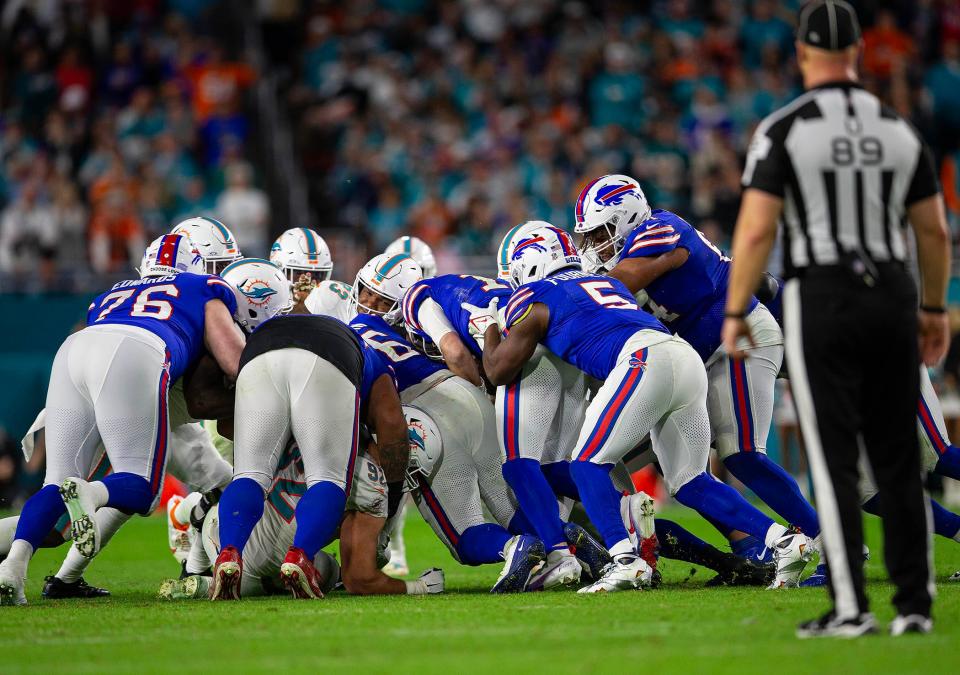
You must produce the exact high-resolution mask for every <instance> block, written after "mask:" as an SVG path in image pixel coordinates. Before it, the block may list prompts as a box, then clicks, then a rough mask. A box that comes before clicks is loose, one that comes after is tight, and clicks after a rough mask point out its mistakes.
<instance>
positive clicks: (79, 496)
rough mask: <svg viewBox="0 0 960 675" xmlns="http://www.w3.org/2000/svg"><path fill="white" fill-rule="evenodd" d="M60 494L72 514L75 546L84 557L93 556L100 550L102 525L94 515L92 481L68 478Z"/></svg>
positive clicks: (62, 484)
mask: <svg viewBox="0 0 960 675" xmlns="http://www.w3.org/2000/svg"><path fill="white" fill-rule="evenodd" d="M60 496H61V497H62V498H63V503H64V504H65V505H66V507H67V513H68V514H70V530H71V533H72V535H73V545H74V547H76V549H77V552H78V553H79V554H80V555H82V556H83V557H84V558H92V557H93V556H95V555H97V553H98V552H99V551H100V526H99V525H98V524H97V519H96V518H94V517H93V516H94V514H95V513H96V512H97V507H96V506H95V505H94V503H93V497H92V495H91V494H90V483H88V482H87V481H85V480H82V479H80V478H68V479H66V480H65V481H63V483H61V484H60Z"/></svg>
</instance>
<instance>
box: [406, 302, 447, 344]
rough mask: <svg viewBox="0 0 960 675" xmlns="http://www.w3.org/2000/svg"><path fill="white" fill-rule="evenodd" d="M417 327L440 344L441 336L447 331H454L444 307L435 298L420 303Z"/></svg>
mask: <svg viewBox="0 0 960 675" xmlns="http://www.w3.org/2000/svg"><path fill="white" fill-rule="evenodd" d="M415 327H416V328H417V329H418V330H417V332H419V333H420V334H421V335H423V336H424V337H428V338H430V339H431V340H432V341H433V343H434V344H436V345H438V344H440V338H442V337H443V336H444V335H446V334H447V333H453V332H454V328H453V325H452V324H451V323H450V320H449V319H447V315H446V314H444V313H443V308H442V307H441V306H440V304H439V303H438V302H437V301H436V300H434V299H433V298H427V299H426V300H424V301H423V302H421V303H420V307H419V308H418V309H417V310H416V324H415Z"/></svg>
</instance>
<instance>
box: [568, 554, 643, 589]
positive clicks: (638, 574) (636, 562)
mask: <svg viewBox="0 0 960 675" xmlns="http://www.w3.org/2000/svg"><path fill="white" fill-rule="evenodd" d="M652 579H653V569H652V568H651V567H650V565H648V564H647V563H646V562H644V560H643V558H641V557H640V556H622V557H621V560H620V561H619V562H618V561H614V562H612V563H610V564H609V565H607V566H606V567H605V568H604V570H603V576H602V577H600V579H598V580H597V581H595V582H593V583H592V584H590V585H589V586H584V587H583V588H581V589H580V590H579V591H577V593H614V592H616V591H629V590H634V589H640V588H647V587H649V586H650V584H651V581H652Z"/></svg>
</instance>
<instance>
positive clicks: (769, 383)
mask: <svg viewBox="0 0 960 675" xmlns="http://www.w3.org/2000/svg"><path fill="white" fill-rule="evenodd" d="M575 217H576V225H575V231H576V232H577V233H579V234H580V235H582V238H583V244H582V246H583V255H584V261H585V267H586V269H587V270H588V271H590V272H591V273H606V274H608V275H609V276H610V277H612V278H615V279H618V280H619V281H621V282H622V283H623V284H624V285H625V286H626V287H627V288H628V289H629V290H630V292H631V293H634V294H638V293H640V292H641V291H643V292H644V293H645V297H646V302H645V305H646V309H647V310H648V311H649V312H650V313H652V314H653V315H654V316H656V317H657V318H658V319H660V320H661V321H662V322H663V323H664V325H666V327H667V328H669V329H670V331H671V332H673V333H675V334H676V335H679V336H680V337H682V338H684V339H685V340H686V341H687V342H689V343H690V344H691V345H692V346H693V348H694V349H696V350H697V353H698V354H699V355H700V358H701V359H703V362H704V364H705V365H706V368H707V379H708V385H709V386H708V394H707V409H708V412H709V416H710V427H711V432H712V438H713V443H714V446H715V447H716V449H717V453H718V455H719V456H720V459H721V460H723V463H724V465H725V466H726V467H727V469H728V470H729V471H730V473H731V474H733V475H734V476H736V477H737V478H738V479H739V480H740V481H741V482H743V483H744V484H745V485H746V486H747V487H749V488H750V489H751V490H753V492H754V493H755V494H756V495H757V496H758V497H760V499H762V500H763V501H764V502H766V503H767V504H768V505H769V506H770V507H771V508H773V510H774V511H776V512H777V513H778V514H779V515H780V516H782V517H783V518H785V519H787V521H789V522H791V523H793V524H794V525H796V526H798V527H799V528H800V529H801V530H802V531H803V532H804V533H805V534H807V535H809V536H811V537H816V536H817V535H818V534H819V532H820V525H819V522H818V520H817V514H816V512H815V511H814V510H813V507H812V506H810V504H809V503H808V502H807V500H806V499H805V498H804V497H803V495H802V493H801V492H800V488H799V487H798V486H797V483H796V480H794V478H793V477H792V476H791V475H790V474H789V473H787V472H786V471H785V470H784V469H783V468H782V467H780V466H779V465H778V464H776V463H775V462H773V461H772V460H771V459H770V458H769V457H767V454H766V444H767V433H768V432H769V429H770V423H771V419H772V415H773V392H774V385H775V381H776V378H777V374H778V372H779V371H780V366H781V363H782V361H783V333H782V332H781V330H780V327H779V326H778V324H777V322H776V320H775V319H774V317H773V316H772V315H771V314H770V312H769V311H768V310H767V308H766V307H764V306H763V305H762V304H759V303H758V302H757V300H756V299H755V298H753V299H751V302H750V306H749V307H748V309H747V312H748V315H747V321H748V322H749V323H750V325H751V328H752V332H753V344H752V345H750V349H749V350H747V354H748V356H749V358H746V359H739V360H734V359H731V358H730V357H729V356H727V354H726V353H725V352H724V350H723V349H722V348H721V346H720V343H721V339H720V329H721V326H722V324H723V311H724V302H725V298H726V292H727V278H728V276H729V269H730V259H729V258H727V257H726V256H724V255H723V253H722V252H721V251H720V250H719V249H718V248H717V247H716V246H714V245H713V244H711V243H710V242H709V241H708V240H707V239H706V237H704V236H703V235H702V234H701V233H700V232H698V231H697V230H696V229H694V228H693V227H692V226H691V225H690V224H689V223H687V222H686V221H684V220H683V219H682V218H680V217H679V216H677V215H675V214H673V213H670V212H669V211H663V210H659V209H657V210H651V209H650V206H649V204H648V203H647V200H646V198H645V197H644V195H643V192H642V191H641V190H640V188H639V187H638V183H637V181H636V180H634V179H633V178H630V177H629V176H622V175H609V176H601V177H600V178H597V179H596V180H594V181H591V182H590V183H588V184H587V186H586V187H584V189H583V190H582V191H581V193H580V196H579V198H578V199H577V204H576V212H575ZM728 534H729V533H728ZM757 543H758V542H756V541H754V540H750V539H747V540H742V541H740V542H736V543H734V551H735V552H738V553H745V552H746V551H745V549H746V548H747V547H749V546H750V545H751V544H754V545H756V544H757Z"/></svg>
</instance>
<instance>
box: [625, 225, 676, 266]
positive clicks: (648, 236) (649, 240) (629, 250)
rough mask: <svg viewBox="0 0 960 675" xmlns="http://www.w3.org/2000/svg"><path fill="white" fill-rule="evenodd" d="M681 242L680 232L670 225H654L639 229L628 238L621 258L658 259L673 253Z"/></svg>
mask: <svg viewBox="0 0 960 675" xmlns="http://www.w3.org/2000/svg"><path fill="white" fill-rule="evenodd" d="M679 241H680V232H679V231H678V230H677V229H676V228H675V227H674V226H673V225H671V224H670V223H663V222H660V223H654V224H653V225H651V226H650V227H647V228H646V229H643V230H641V229H639V228H638V229H637V230H634V232H633V233H632V234H631V235H630V236H629V237H627V241H626V243H625V244H624V247H623V254H622V255H621V258H648V257H656V256H658V255H661V254H663V253H667V252H669V251H672V250H673V249H675V248H676V247H677V243H678V242H679Z"/></svg>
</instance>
